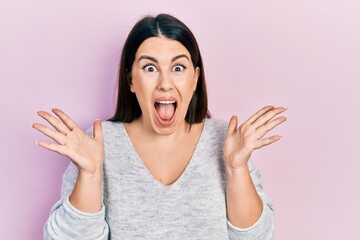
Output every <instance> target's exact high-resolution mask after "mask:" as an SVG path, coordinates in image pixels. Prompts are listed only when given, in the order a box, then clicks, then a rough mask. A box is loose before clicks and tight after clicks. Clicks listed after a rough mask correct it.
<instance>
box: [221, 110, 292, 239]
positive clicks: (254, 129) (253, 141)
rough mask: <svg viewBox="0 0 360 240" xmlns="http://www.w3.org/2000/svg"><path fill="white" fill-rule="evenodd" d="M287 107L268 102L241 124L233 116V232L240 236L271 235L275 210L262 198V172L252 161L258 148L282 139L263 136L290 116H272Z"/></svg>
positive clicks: (229, 196) (228, 161)
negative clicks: (251, 157) (255, 168)
mask: <svg viewBox="0 0 360 240" xmlns="http://www.w3.org/2000/svg"><path fill="white" fill-rule="evenodd" d="M283 111H285V108H282V107H279V108H274V107H273V106H267V107H265V108H263V109H261V110H260V111H258V112H257V113H255V114H254V115H253V116H251V117H250V118H249V119H248V120H247V121H246V122H245V123H243V124H242V125H240V127H239V128H238V127H237V125H238V120H237V117H232V118H231V120H230V123H229V127H228V131H227V136H226V139H225V144H224V158H225V166H226V177H227V185H226V204H227V214H228V219H229V227H230V231H229V235H230V233H234V231H235V232H238V236H239V238H243V237H250V238H251V239H271V236H272V233H273V225H274V224H273V216H272V211H269V206H268V203H267V202H266V200H265V198H261V195H264V194H263V192H262V187H261V182H260V179H259V174H256V171H255V170H253V169H252V168H249V166H248V164H249V163H250V162H249V159H250V156H251V154H252V152H253V151H254V150H255V149H258V148H261V147H263V146H265V145H269V144H271V143H273V142H276V141H277V140H279V139H280V136H277V135H276V136H271V137H269V138H265V139H261V138H262V137H263V136H264V135H265V134H266V133H267V132H268V131H270V130H271V129H273V128H274V127H276V126H277V125H279V124H281V123H282V122H284V121H285V120H286V118H285V117H278V118H276V119H274V120H272V118H273V117H274V116H275V115H277V114H279V113H281V112H283ZM256 175H258V177H257V176H256ZM257 178H258V179H257ZM264 196H265V195H264ZM268 215H271V216H270V217H269V216H268ZM259 225H260V227H259ZM261 225H263V226H261ZM265 229H266V231H264V230H265ZM240 236H241V237H240ZM232 239H236V238H232Z"/></svg>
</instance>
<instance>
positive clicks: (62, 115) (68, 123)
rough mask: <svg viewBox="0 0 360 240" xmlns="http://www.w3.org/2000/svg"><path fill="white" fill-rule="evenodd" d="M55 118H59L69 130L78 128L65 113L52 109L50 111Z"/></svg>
mask: <svg viewBox="0 0 360 240" xmlns="http://www.w3.org/2000/svg"><path fill="white" fill-rule="evenodd" d="M51 111H52V112H53V113H55V115H56V116H58V117H59V118H60V120H61V121H62V122H63V123H65V125H66V126H67V127H68V128H69V129H70V130H73V129H74V128H78V127H79V126H78V125H77V124H76V123H75V122H74V121H73V120H72V119H71V118H70V117H69V116H68V115H66V113H64V112H63V111H61V110H60V109H57V108H53V109H51Z"/></svg>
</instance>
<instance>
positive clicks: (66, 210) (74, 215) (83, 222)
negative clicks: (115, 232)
mask: <svg viewBox="0 0 360 240" xmlns="http://www.w3.org/2000/svg"><path fill="white" fill-rule="evenodd" d="M77 178H78V169H77V168H76V166H75V165H74V164H73V163H70V165H69V167H68V168H67V170H66V172H65V174H64V177H63V183H62V189H61V199H60V200H59V201H58V202H57V203H56V204H55V205H54V206H53V207H52V209H51V212H50V215H49V218H48V220H47V222H46V224H45V226H44V239H46V240H50V239H97V240H106V239H108V234H109V227H108V225H107V223H106V221H105V206H104V205H101V207H100V211H98V212H93V213H89V212H84V211H80V210H79V209H77V208H75V207H74V205H73V204H72V203H71V202H70V201H69V196H70V194H71V193H72V192H73V187H74V185H75V184H76V182H77ZM83 199H86V197H84V198H83Z"/></svg>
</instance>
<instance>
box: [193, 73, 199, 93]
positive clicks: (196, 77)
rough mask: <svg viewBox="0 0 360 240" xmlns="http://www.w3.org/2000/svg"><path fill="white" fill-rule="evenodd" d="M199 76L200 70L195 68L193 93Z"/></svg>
mask: <svg viewBox="0 0 360 240" xmlns="http://www.w3.org/2000/svg"><path fill="white" fill-rule="evenodd" d="M199 76H200V68H199V67H196V68H195V86H194V92H195V91H196V86H197V82H198V80H199Z"/></svg>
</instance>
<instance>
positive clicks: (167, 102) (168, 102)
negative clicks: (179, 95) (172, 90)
mask: <svg viewBox="0 0 360 240" xmlns="http://www.w3.org/2000/svg"><path fill="white" fill-rule="evenodd" d="M157 103H160V104H173V103H175V101H158V102H157Z"/></svg>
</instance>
